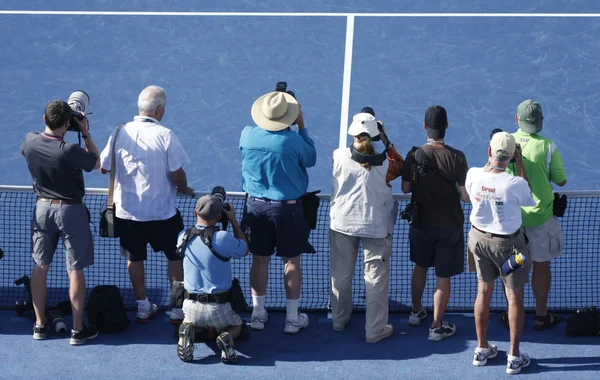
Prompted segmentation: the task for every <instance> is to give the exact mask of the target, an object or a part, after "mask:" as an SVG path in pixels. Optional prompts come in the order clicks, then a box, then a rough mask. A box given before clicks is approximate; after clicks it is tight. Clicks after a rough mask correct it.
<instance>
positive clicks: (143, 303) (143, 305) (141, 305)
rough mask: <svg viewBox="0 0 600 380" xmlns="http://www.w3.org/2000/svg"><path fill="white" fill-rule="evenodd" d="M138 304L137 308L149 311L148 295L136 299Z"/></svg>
mask: <svg viewBox="0 0 600 380" xmlns="http://www.w3.org/2000/svg"><path fill="white" fill-rule="evenodd" d="M137 304H138V310H139V311H150V307H151V306H150V301H148V297H146V299H143V300H141V301H140V300H138V301H137Z"/></svg>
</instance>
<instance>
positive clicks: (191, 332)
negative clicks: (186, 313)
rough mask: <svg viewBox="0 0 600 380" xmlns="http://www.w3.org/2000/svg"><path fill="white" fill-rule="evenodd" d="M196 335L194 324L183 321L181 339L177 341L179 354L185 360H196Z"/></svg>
mask: <svg viewBox="0 0 600 380" xmlns="http://www.w3.org/2000/svg"><path fill="white" fill-rule="evenodd" d="M195 336H196V333H195V328H194V324H193V323H190V322H183V323H182V324H181V326H179V341H178V342H177V355H178V356H179V359H181V360H183V361H184V362H188V363H189V362H191V361H192V360H194V338H195Z"/></svg>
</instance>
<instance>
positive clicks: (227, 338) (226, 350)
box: [217, 332, 237, 364]
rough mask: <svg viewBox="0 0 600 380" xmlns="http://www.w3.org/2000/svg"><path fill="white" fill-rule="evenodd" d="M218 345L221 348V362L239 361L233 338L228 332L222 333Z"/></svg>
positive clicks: (218, 338)
mask: <svg viewBox="0 0 600 380" xmlns="http://www.w3.org/2000/svg"><path fill="white" fill-rule="evenodd" d="M217 346H219V349H220V350H221V363H225V364H233V363H235V362H237V355H236V353H235V348H233V339H232V338H231V335H229V334H228V333H226V332H225V333H222V334H221V335H219V336H218V337H217Z"/></svg>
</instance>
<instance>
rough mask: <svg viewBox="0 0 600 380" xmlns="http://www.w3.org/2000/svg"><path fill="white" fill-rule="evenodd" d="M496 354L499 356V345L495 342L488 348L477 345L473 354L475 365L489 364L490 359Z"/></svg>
mask: <svg viewBox="0 0 600 380" xmlns="http://www.w3.org/2000/svg"><path fill="white" fill-rule="evenodd" d="M496 356H498V347H497V346H496V345H495V344H490V345H489V347H488V348H481V347H477V348H476V349H475V354H474V355H473V365H474V366H476V367H482V366H484V365H486V364H487V361H488V359H493V358H495V357H496Z"/></svg>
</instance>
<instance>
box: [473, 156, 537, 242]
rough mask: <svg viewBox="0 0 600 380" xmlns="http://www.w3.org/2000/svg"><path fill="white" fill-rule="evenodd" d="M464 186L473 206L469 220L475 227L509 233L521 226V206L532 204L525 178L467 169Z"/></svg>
mask: <svg viewBox="0 0 600 380" xmlns="http://www.w3.org/2000/svg"><path fill="white" fill-rule="evenodd" d="M465 188H466V189H467V193H468V194H469V197H470V198H471V204H472V206H473V208H472V210H471V217H470V221H471V224H472V225H473V226H475V227H476V228H478V229H480V230H482V231H485V232H490V233H493V234H499V235H510V234H513V233H515V232H516V231H517V230H518V229H519V228H521V224H522V218H521V206H535V200H534V199H533V195H532V194H531V190H530V189H529V185H528V184H527V181H525V179H523V178H521V177H516V176H514V175H512V174H508V173H506V172H503V173H491V172H487V171H484V168H471V169H469V171H468V172H467V179H466V181H465Z"/></svg>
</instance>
